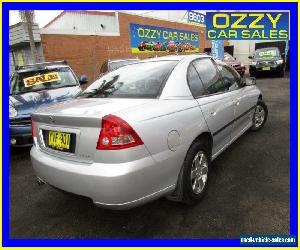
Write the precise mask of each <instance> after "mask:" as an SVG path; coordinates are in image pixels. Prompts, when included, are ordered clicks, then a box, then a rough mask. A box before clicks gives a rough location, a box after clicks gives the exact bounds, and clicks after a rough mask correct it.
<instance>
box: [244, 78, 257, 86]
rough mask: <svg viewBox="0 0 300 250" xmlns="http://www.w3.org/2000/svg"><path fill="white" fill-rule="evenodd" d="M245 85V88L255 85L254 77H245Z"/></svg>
mask: <svg viewBox="0 0 300 250" xmlns="http://www.w3.org/2000/svg"><path fill="white" fill-rule="evenodd" d="M245 85H246V86H251V85H256V78H255V77H246V78H245Z"/></svg>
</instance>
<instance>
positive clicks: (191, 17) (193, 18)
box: [188, 10, 205, 24]
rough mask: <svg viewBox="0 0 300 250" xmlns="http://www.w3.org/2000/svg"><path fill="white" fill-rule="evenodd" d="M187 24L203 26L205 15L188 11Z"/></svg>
mask: <svg viewBox="0 0 300 250" xmlns="http://www.w3.org/2000/svg"><path fill="white" fill-rule="evenodd" d="M188 22H189V23H195V24H205V15H203V14H201V13H198V12H195V11H191V10H189V11H188Z"/></svg>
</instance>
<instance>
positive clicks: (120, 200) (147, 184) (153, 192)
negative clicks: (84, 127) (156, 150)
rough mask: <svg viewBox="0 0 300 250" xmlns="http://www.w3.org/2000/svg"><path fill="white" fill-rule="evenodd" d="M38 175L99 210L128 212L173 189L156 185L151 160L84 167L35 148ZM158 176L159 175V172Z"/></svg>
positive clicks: (32, 156) (35, 164) (33, 154)
mask: <svg viewBox="0 0 300 250" xmlns="http://www.w3.org/2000/svg"><path fill="white" fill-rule="evenodd" d="M30 154H31V160H32V165H33V168H34V170H35V173H36V175H37V176H38V177H39V178H41V179H42V180H43V181H45V182H46V183H48V184H50V185H52V186H54V187H57V188H59V189H62V190H65V191H67V192H70V193H74V194H78V195H82V196H86V197H89V198H91V199H92V200H93V202H94V203H95V204H96V205H98V206H103V207H108V208H111V209H127V208H131V207H134V206H138V205H141V204H143V203H146V202H148V201H150V200H153V199H155V198H158V197H160V196H163V195H166V194H168V193H170V192H172V191H173V190H174V188H175V184H174V185H169V186H168V185H167V186H166V187H164V186H163V185H161V186H159V185H157V183H158V182H161V183H163V181H162V180H157V178H154V177H153V176H155V175H156V173H154V175H151V171H156V170H157V169H156V163H155V161H154V160H153V158H152V157H151V156H148V157H145V158H142V159H139V160H136V161H132V162H126V163H119V164H104V163H82V162H75V161H67V160H64V159H62V158H58V157H53V156H50V155H48V154H46V153H44V152H42V151H40V150H39V149H38V148H37V147H36V146H34V147H32V149H31V153H30ZM156 172H157V171H156Z"/></svg>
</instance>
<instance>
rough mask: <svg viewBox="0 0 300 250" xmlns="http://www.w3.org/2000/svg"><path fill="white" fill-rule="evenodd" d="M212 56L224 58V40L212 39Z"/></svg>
mask: <svg viewBox="0 0 300 250" xmlns="http://www.w3.org/2000/svg"><path fill="white" fill-rule="evenodd" d="M211 56H212V57H213V58H214V59H219V60H222V61H223V59H224V47H223V41H222V40H212V41H211Z"/></svg>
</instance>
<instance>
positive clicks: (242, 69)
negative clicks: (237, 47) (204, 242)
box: [224, 52, 246, 77]
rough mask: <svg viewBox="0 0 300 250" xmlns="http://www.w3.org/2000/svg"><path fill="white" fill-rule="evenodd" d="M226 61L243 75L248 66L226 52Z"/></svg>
mask: <svg viewBox="0 0 300 250" xmlns="http://www.w3.org/2000/svg"><path fill="white" fill-rule="evenodd" d="M224 62H225V63H227V64H229V65H231V66H232V67H234V69H235V70H236V71H237V72H238V73H239V74H240V76H241V77H243V75H244V74H245V71H246V67H245V65H244V64H242V63H241V62H239V61H237V60H236V59H235V58H234V57H233V56H232V55H230V54H229V53H227V52H225V53H224Z"/></svg>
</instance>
